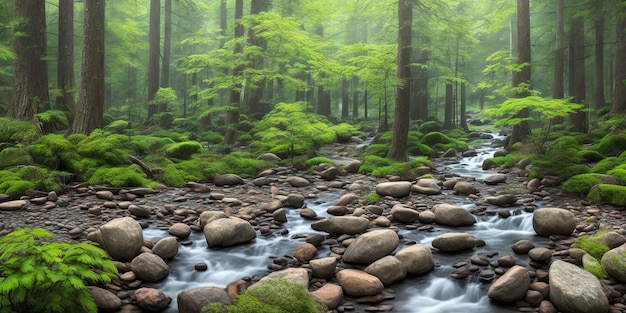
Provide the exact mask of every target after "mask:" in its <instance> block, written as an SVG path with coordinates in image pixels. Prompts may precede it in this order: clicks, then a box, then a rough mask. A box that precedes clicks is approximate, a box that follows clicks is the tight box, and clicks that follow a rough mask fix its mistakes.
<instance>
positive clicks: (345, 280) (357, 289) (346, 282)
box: [335, 269, 384, 297]
mask: <svg viewBox="0 0 626 313" xmlns="http://www.w3.org/2000/svg"><path fill="white" fill-rule="evenodd" d="M335 276H336V277H337V281H338V282H339V284H340V285H341V287H342V288H343V291H344V292H345V293H346V294H347V295H350V296H353V297H361V296H372V295H376V294H378V293H380V292H381V291H383V289H384V286H383V283H382V282H381V281H380V279H378V277H376V276H374V275H370V274H368V273H366V272H364V271H361V270H357V269H345V270H341V271H339V272H337V274H336V275H335Z"/></svg>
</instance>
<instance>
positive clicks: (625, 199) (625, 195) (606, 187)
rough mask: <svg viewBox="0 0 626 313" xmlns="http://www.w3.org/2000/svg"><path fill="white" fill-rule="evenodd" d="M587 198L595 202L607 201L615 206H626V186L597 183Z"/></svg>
mask: <svg viewBox="0 0 626 313" xmlns="http://www.w3.org/2000/svg"><path fill="white" fill-rule="evenodd" d="M587 198H588V199H589V200H591V201H594V202H606V203H609V204H612V205H615V206H620V207H626V186H618V185H610V184H599V185H595V186H593V188H591V190H590V191H589V194H588V195H587Z"/></svg>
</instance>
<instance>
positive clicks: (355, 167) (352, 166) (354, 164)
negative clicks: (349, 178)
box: [345, 160, 363, 173]
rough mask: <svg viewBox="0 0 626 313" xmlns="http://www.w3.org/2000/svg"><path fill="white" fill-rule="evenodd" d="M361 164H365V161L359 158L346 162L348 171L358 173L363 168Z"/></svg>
mask: <svg viewBox="0 0 626 313" xmlns="http://www.w3.org/2000/svg"><path fill="white" fill-rule="evenodd" d="M361 165H363V162H361V161H359V160H354V161H351V162H350V163H348V164H346V167H345V170H346V171H347V172H348V173H358V172H359V169H360V168H361Z"/></svg>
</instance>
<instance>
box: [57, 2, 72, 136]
mask: <svg viewBox="0 0 626 313" xmlns="http://www.w3.org/2000/svg"><path fill="white" fill-rule="evenodd" d="M58 46H59V48H58V49H59V56H58V58H57V89H58V90H59V92H60V93H59V95H58V96H57V97H56V99H55V106H56V108H57V109H60V110H63V111H67V112H73V111H74V105H75V101H74V94H75V93H76V91H75V90H74V88H75V87H76V86H75V82H74V0H59V35H58ZM73 120H74V118H73V116H70V125H71V124H72V121H73Z"/></svg>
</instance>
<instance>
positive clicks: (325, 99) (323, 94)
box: [315, 25, 331, 117]
mask: <svg viewBox="0 0 626 313" xmlns="http://www.w3.org/2000/svg"><path fill="white" fill-rule="evenodd" d="M315 34H317V35H318V36H320V37H321V38H324V26H322V25H317V28H316V29H315ZM320 76H321V77H322V78H323V76H324V73H321V74H320ZM317 114H319V115H323V116H326V117H330V115H331V112H330V91H328V90H326V88H324V86H322V85H319V86H317Z"/></svg>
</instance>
